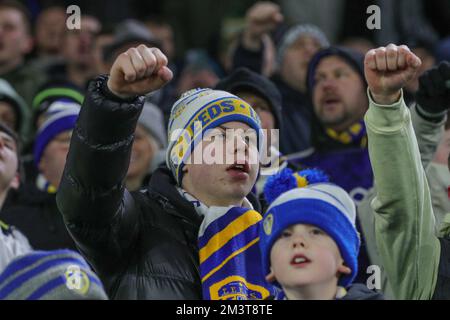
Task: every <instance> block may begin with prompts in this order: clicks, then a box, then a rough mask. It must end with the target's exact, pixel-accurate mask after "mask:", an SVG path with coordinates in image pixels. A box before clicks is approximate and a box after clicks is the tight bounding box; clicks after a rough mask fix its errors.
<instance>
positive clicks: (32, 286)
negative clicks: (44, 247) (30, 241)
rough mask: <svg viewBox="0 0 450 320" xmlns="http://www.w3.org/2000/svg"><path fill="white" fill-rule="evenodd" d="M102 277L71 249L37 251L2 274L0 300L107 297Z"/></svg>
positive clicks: (14, 263) (8, 267)
mask: <svg viewBox="0 0 450 320" xmlns="http://www.w3.org/2000/svg"><path fill="white" fill-rule="evenodd" d="M107 299H108V297H107V296H106V293H105V291H104V289H103V285H102V283H101V281H100V280H99V279H98V277H97V276H96V274H95V273H94V272H92V270H91V269H90V268H89V266H88V264H87V263H86V261H85V260H84V259H83V258H82V257H81V256H80V255H79V254H78V253H76V252H74V251H71V250H57V251H33V252H32V253H30V254H27V255H24V256H20V257H18V258H16V259H14V260H13V261H12V262H11V263H10V264H9V265H8V266H7V267H6V269H5V270H4V271H3V273H1V274H0V300H107Z"/></svg>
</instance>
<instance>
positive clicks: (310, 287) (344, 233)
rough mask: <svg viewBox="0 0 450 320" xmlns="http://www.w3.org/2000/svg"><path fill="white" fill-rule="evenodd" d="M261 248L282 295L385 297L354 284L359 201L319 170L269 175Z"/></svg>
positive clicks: (268, 277)
mask: <svg viewBox="0 0 450 320" xmlns="http://www.w3.org/2000/svg"><path fill="white" fill-rule="evenodd" d="M264 195H265V198H266V200H267V202H268V203H270V206H269V208H268V209H267V212H266V214H265V215H264V219H263V220H262V227H261V228H260V247H261V252H262V260H263V261H262V265H263V268H264V274H266V280H267V281H268V282H272V283H273V284H274V285H276V286H277V287H279V288H280V289H282V293H281V294H280V295H279V296H277V297H275V298H277V299H282V298H284V299H289V300H306V299H313V300H330V299H345V300H356V299H358V300H359V299H364V300H365V299H369V300H372V299H383V297H382V295H381V294H379V293H377V292H374V291H371V290H369V289H368V288H366V287H365V286H364V285H362V284H354V285H352V281H353V279H354V278H355V276H356V271H357V256H358V251H359V246H360V240H359V235H358V233H357V231H356V228H355V218H356V209H355V205H354V203H353V201H352V199H351V198H350V196H349V195H348V194H347V192H346V191H345V190H343V189H342V188H340V187H338V186H337V185H334V184H332V183H329V182H328V177H327V176H326V175H325V174H324V173H323V172H321V171H319V170H315V169H309V170H303V171H300V172H293V171H292V170H291V169H289V168H286V169H284V170H282V171H281V172H280V173H279V174H277V175H274V176H272V177H270V178H269V180H268V181H267V183H266V185H265V188H264Z"/></svg>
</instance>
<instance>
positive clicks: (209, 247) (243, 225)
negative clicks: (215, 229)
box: [200, 210, 262, 263]
mask: <svg viewBox="0 0 450 320" xmlns="http://www.w3.org/2000/svg"><path fill="white" fill-rule="evenodd" d="M261 219H262V217H261V215H260V214H259V213H258V212H257V211H255V210H249V211H247V212H246V213H244V214H243V215H241V216H240V217H239V218H237V219H236V220H234V221H232V222H231V223H230V224H229V225H228V226H226V227H225V228H224V229H223V230H222V231H220V232H219V233H217V234H215V235H214V236H213V237H212V238H211V239H209V241H208V243H207V244H206V245H205V246H204V247H203V248H201V249H200V263H203V262H204V261H205V260H206V259H208V258H209V257H210V256H211V255H212V254H214V252H216V251H218V250H219V249H220V248H222V247H223V246H224V245H225V244H226V243H227V242H228V241H230V240H231V239H232V238H233V237H235V236H237V235H238V234H240V233H241V232H243V231H245V230H246V229H248V228H249V227H251V226H253V225H254V224H256V223H258V222H259V221H261Z"/></svg>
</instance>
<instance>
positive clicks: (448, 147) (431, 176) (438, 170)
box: [425, 114, 450, 231]
mask: <svg viewBox="0 0 450 320" xmlns="http://www.w3.org/2000/svg"><path fill="white" fill-rule="evenodd" d="M449 160H450V114H448V115H447V123H446V124H445V131H444V134H443V135H442V138H441V141H440V142H439V145H438V146H437V150H436V153H435V155H434V157H433V160H432V161H431V163H430V164H429V165H428V167H427V168H425V169H426V174H427V179H428V181H429V186H430V193H431V201H432V203H433V210H434V216H435V218H436V226H437V228H438V231H440V229H439V228H440V227H441V224H442V222H443V220H444V216H445V215H446V214H448V213H450V172H449V167H450V163H449Z"/></svg>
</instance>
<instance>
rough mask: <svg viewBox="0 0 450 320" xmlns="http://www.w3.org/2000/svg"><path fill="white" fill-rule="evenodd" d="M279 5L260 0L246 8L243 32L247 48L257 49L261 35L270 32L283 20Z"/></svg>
mask: <svg viewBox="0 0 450 320" xmlns="http://www.w3.org/2000/svg"><path fill="white" fill-rule="evenodd" d="M283 19H284V18H283V15H282V14H281V11H280V7H279V6H278V5H277V4H275V3H273V2H269V1H260V2H257V3H255V4H254V5H253V6H252V7H250V9H248V11H247V14H246V17H245V21H246V27H245V30H244V34H243V39H242V40H243V42H244V46H245V47H247V48H249V49H258V47H259V45H260V42H261V40H262V37H263V36H264V35H266V34H267V33H269V32H272V31H273V30H274V29H275V27H276V26H277V25H278V24H280V23H281V22H282V21H283Z"/></svg>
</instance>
